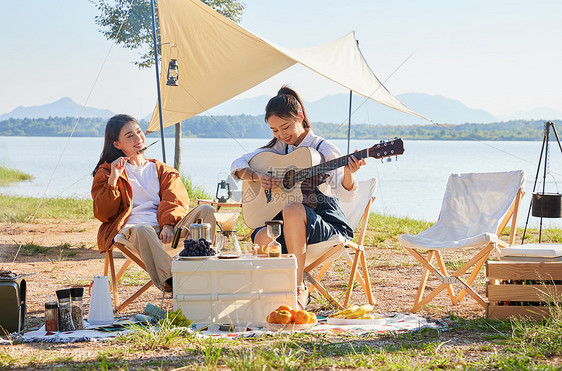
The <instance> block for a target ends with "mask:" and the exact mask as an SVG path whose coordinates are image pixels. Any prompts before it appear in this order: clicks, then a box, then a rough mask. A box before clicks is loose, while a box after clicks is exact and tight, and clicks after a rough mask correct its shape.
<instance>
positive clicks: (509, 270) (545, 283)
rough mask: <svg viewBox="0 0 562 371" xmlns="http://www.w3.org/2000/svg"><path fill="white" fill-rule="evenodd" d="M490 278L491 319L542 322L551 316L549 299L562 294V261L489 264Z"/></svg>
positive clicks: (489, 308)
mask: <svg viewBox="0 0 562 371" xmlns="http://www.w3.org/2000/svg"><path fill="white" fill-rule="evenodd" d="M486 278H487V282H486V295H487V296H488V305H487V308H486V317H487V318H489V319H505V318H509V317H526V318H533V319H542V318H544V317H545V316H548V315H549V310H548V306H547V305H548V303H546V302H545V300H548V298H552V297H554V298H558V299H560V297H561V295H562V285H560V282H561V280H562V262H541V263H535V262H533V263H531V262H506V261H503V262H493V261H489V262H487V263H486ZM537 281H538V282H537ZM556 281H557V282H556Z"/></svg>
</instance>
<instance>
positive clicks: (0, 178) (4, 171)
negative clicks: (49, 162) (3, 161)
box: [0, 166, 33, 187]
mask: <svg viewBox="0 0 562 371" xmlns="http://www.w3.org/2000/svg"><path fill="white" fill-rule="evenodd" d="M31 179H33V177H32V176H31V175H28V174H25V173H22V172H21V171H19V170H14V169H9V168H6V167H3V166H0V187H5V186H8V185H10V184H12V183H17V182H22V181H24V180H31Z"/></svg>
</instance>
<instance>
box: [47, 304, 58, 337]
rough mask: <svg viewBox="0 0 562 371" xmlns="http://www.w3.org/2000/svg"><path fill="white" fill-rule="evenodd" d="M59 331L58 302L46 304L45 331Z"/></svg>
mask: <svg viewBox="0 0 562 371" xmlns="http://www.w3.org/2000/svg"><path fill="white" fill-rule="evenodd" d="M58 330H59V305H58V303H57V302H56V301H49V302H46V303H45V331H58Z"/></svg>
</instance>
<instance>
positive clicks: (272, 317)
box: [266, 310, 277, 323]
mask: <svg viewBox="0 0 562 371" xmlns="http://www.w3.org/2000/svg"><path fill="white" fill-rule="evenodd" d="M276 315H277V311H276V310H274V311H273V312H271V313H269V314H268V315H267V318H266V321H267V323H277V321H276V320H275V316H276Z"/></svg>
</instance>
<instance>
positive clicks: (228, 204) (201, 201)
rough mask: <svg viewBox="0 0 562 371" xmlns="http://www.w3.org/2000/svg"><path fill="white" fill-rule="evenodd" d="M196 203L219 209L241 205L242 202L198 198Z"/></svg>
mask: <svg viewBox="0 0 562 371" xmlns="http://www.w3.org/2000/svg"><path fill="white" fill-rule="evenodd" d="M197 205H211V206H212V207H214V208H215V210H217V211H219V210H220V208H221V207H242V204H241V203H239V202H234V201H230V202H218V201H217V200H205V199H198V200H197Z"/></svg>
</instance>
